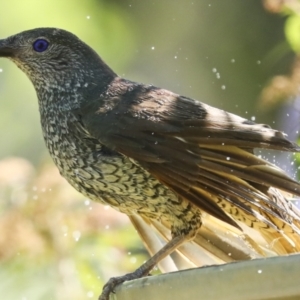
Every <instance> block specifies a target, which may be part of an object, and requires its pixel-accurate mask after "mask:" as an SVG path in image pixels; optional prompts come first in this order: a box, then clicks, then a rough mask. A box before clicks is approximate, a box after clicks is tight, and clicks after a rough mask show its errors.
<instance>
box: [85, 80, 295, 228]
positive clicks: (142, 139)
mask: <svg viewBox="0 0 300 300" xmlns="http://www.w3.org/2000/svg"><path fill="white" fill-rule="evenodd" d="M122 84H123V85H122ZM112 90H113V91H114V92H110V91H109V90H108V91H107V93H106V96H103V97H102V99H100V100H99V101H98V102H97V101H96V102H95V101H94V102H93V103H92V104H91V105H88V106H86V107H84V108H83V109H82V111H81V118H82V122H83V125H84V127H85V128H86V129H87V130H88V132H89V133H90V134H91V135H92V136H93V137H94V138H96V139H98V140H99V141H100V142H101V143H102V144H104V145H106V146H107V147H109V148H110V149H113V150H115V151H118V152H120V153H122V154H123V155H126V156H128V157H130V158H131V159H133V160H134V161H136V162H137V163H138V164H140V165H141V166H142V167H143V168H145V169H146V170H147V171H148V172H150V173H151V174H152V175H153V176H154V177H156V178H157V179H158V180H160V181H161V182H162V183H164V184H165V185H167V186H168V187H169V188H171V189H172V190H173V191H175V192H176V193H177V194H179V195H180V196H181V197H184V198H186V199H188V200H189V201H190V202H192V203H193V204H194V205H196V206H198V207H199V208H201V209H202V210H204V211H206V212H208V213H209V214H211V215H213V216H215V217H217V218H219V219H221V220H223V221H225V222H227V223H229V224H231V225H234V224H235V223H234V222H233V221H232V219H231V218H229V217H228V216H227V214H228V215H231V216H232V217H233V219H234V220H236V221H241V222H243V223H246V224H247V225H248V226H250V227H254V228H266V229H272V230H274V231H278V230H284V231H286V232H294V231H297V232H300V229H299V227H300V226H299V223H300V213H299V212H298V210H297V209H294V208H293V209H290V208H288V206H287V204H286V200H285V199H284V198H283V200H282V199H279V200H278V199H277V197H276V196H274V193H270V192H269V187H271V186H272V187H275V188H279V189H281V190H284V191H287V192H289V193H292V194H297V195H300V185H299V184H298V183H297V182H296V181H294V180H292V179H291V178H289V177H288V176H287V175H286V174H285V173H284V172H283V171H282V170H281V169H279V168H277V167H276V166H274V165H272V164H270V163H268V162H267V161H265V160H263V159H261V158H259V157H257V156H255V155H254V154H253V148H269V149H278V150H286V151H299V150H300V149H299V147H298V146H297V145H296V144H294V143H292V142H290V141H288V140H287V139H286V137H285V135H284V134H283V133H282V132H279V131H277V130H273V129H271V128H270V127H268V126H266V125H261V124H255V123H253V122H251V121H248V120H246V119H243V118H241V117H239V116H236V115H234V114H230V113H228V112H225V111H223V110H219V109H216V108H213V107H210V106H208V105H206V104H204V103H201V102H198V101H195V100H193V99H189V98H186V97H182V96H179V95H176V94H174V93H172V92H169V91H167V90H163V89H158V88H155V87H152V86H144V85H138V84H136V85H133V84H128V86H126V83H118V85H117V86H115V87H114V88H113V89H112ZM116 91H117V93H116ZM224 211H225V212H226V214H225V213H224Z"/></svg>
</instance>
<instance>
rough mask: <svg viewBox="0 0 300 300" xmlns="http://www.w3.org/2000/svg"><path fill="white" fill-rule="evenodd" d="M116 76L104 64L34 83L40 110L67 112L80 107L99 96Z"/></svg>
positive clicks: (42, 112)
mask: <svg viewBox="0 0 300 300" xmlns="http://www.w3.org/2000/svg"><path fill="white" fill-rule="evenodd" d="M116 76H117V75H116V74H115V73H114V72H113V71H112V70H111V69H109V68H108V67H107V69H103V66H102V67H101V68H95V67H94V68H91V69H88V70H85V71H84V72H70V73H69V76H67V75H66V74H64V77H62V78H61V77H57V78H47V79H46V80H44V81H43V82H40V83H39V84H36V83H34V86H35V88H36V92H37V95H38V99H39V107H40V112H41V114H42V115H45V114H47V112H48V111H49V110H57V111H60V112H67V111H73V110H76V109H80V108H81V107H82V106H84V105H86V103H87V102H89V101H93V100H95V99H97V98H99V97H100V95H101V94H103V93H104V92H105V90H106V89H107V86H109V84H110V82H112V81H113V80H114V78H116Z"/></svg>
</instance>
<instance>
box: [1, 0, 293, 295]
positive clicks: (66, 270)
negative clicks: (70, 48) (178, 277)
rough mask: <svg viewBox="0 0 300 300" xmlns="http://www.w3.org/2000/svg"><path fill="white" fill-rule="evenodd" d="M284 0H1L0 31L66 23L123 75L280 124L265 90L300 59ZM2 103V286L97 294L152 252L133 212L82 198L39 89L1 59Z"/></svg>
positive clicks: (8, 291) (12, 291)
mask: <svg viewBox="0 0 300 300" xmlns="http://www.w3.org/2000/svg"><path fill="white" fill-rule="evenodd" d="M282 2H284V1H275V0H274V1H273V0H270V1H267V0H265V1H262V2H261V1H253V0H244V1H240V0H228V1H219V0H201V1H186V0H179V1H172V0H164V1H158V0H153V1H139V0H131V1H130V0H109V1H108V0H86V1H79V0H72V1H71V0H64V1H58V0H51V1H50V0H44V1H37V0H26V1H17V0H10V1H4V2H3V3H1V10H0V22H1V26H0V36H1V37H6V36H8V35H11V34H14V33H17V32H19V31H22V30H26V29H29V28H33V27H43V26H53V27H61V28H64V29H67V30H70V31H72V32H73V33H75V34H76V35H78V36H79V37H80V38H81V39H83V40H84V41H85V42H87V43H88V44H90V45H91V46H92V47H93V48H94V49H95V50H96V51H97V52H98V53H99V54H100V55H101V56H102V57H103V59H104V60H105V61H106V62H107V63H108V64H109V65H110V66H111V67H112V68H113V69H114V70H115V71H116V72H117V73H119V74H120V75H122V76H125V77H127V78H129V79H132V80H136V81H142V82H145V83H152V84H155V85H158V86H162V87H165V88H169V89H172V90H174V91H175V92H178V93H180V94H184V95H186V96H190V97H193V98H197V99H199V100H201V101H204V102H206V103H209V104H212V105H215V106H218V107H219V108H223V109H226V110H229V111H232V112H234V113H237V114H239V115H242V116H243V117H246V118H253V117H254V118H255V119H256V121H257V122H264V123H270V124H273V123H276V119H275V116H276V111H274V110H272V109H270V110H268V111H267V112H266V111H264V112H262V110H261V106H258V103H259V98H260V95H261V93H262V91H263V89H264V87H265V85H266V83H267V82H268V81H270V80H271V79H272V78H274V76H279V75H280V76H286V75H287V74H289V68H290V66H291V65H292V63H293V61H294V59H295V54H294V53H293V52H292V50H291V47H294V48H295V46H294V45H292V43H291V44H289V42H290V40H291V38H288V40H289V42H288V41H287V39H286V35H285V33H286V32H292V31H293V30H295V29H293V28H295V25H293V26H292V25H286V27H285V24H288V23H286V21H287V20H289V18H290V15H289V13H290V11H291V9H290V8H289V10H288V9H287V6H286V5H284V4H282ZM275 4H276V5H277V6H276V5H275ZM268 5H269V6H268ZM272 5H273V6H272ZM271 6H272V7H271ZM266 8H267V10H268V11H269V12H268V11H267V10H266ZM283 10H284V12H283ZM270 12H272V13H270ZM274 12H275V13H274ZM289 22H290V21H289ZM287 28H288V29H287ZM291 28H292V29H291ZM286 30H287V31H286ZM293 32H294V34H295V32H296V31H293ZM290 35H291V37H292V40H293V37H294V36H293V35H292V34H290ZM287 36H289V34H287ZM0 103H1V104H0V107H1V109H0V137H1V147H0V159H2V160H0V197H1V200H0V232H1V235H0V264H1V268H0V294H1V295H5V299H6V300H12V299H13V300H15V299H22V300H25V299H27V300H28V299H30V300H35V299H36V300H37V299H45V300H48V299H49V300H50V299H55V300H59V299H64V300H68V299H72V300H76V299H95V298H96V296H95V295H96V294H98V293H99V291H100V289H101V286H102V285H103V283H104V282H105V281H106V280H107V279H108V278H109V277H110V276H113V275H114V276H115V275H118V274H123V273H125V272H128V271H132V270H133V269H135V267H136V266H138V265H139V264H140V263H141V261H143V260H144V259H145V252H144V250H143V247H141V244H140V242H139V238H138V237H137V235H136V233H135V232H134V230H133V228H132V226H130V224H129V223H128V220H127V217H125V216H123V215H121V214H119V213H117V212H115V211H114V210H112V209H109V208H107V207H103V206H101V205H98V204H94V203H91V202H89V201H88V200H87V199H83V197H82V196H80V195H79V194H78V193H76V192H75V191H74V190H73V189H72V188H71V187H69V185H68V184H67V183H66V182H65V181H64V180H63V179H62V178H61V177H60V176H59V174H58V171H57V170H56V168H55V167H54V166H53V164H52V162H51V161H50V159H49V155H48V153H47V151H46V149H45V146H44V142H43V139H42V134H41V129H40V127H39V126H38V124H39V115H38V106H37V101H36V96H35V92H34V89H33V87H32V86H31V84H30V82H29V80H28V79H27V78H26V76H25V75H24V74H23V73H22V72H20V71H19V70H18V69H17V67H16V66H14V65H13V64H12V63H11V62H9V61H6V60H4V59H1V60H0ZM264 106H265V107H266V106H268V107H273V103H271V102H265V103H264ZM273 125H274V124H273ZM9 156H17V157H19V158H16V157H14V158H8V157H9ZM129 252H130V253H131V255H129V254H128V253H129Z"/></svg>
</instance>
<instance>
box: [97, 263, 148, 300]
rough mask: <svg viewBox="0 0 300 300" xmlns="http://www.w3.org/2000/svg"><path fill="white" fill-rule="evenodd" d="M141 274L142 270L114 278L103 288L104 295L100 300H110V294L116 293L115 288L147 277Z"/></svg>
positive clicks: (102, 294)
mask: <svg viewBox="0 0 300 300" xmlns="http://www.w3.org/2000/svg"><path fill="white" fill-rule="evenodd" d="M146 275H147V274H146ZM146 275H145V274H143V273H142V272H141V270H139V269H137V270H136V271H135V272H132V273H128V274H126V275H123V276H119V277H112V278H110V279H109V280H108V282H107V283H106V284H105V285H104V286H103V289H102V293H101V295H100V296H99V298H98V300H109V294H110V293H115V288H116V287H117V286H118V285H119V284H121V283H123V282H125V281H130V280H133V279H137V278H141V277H143V276H146Z"/></svg>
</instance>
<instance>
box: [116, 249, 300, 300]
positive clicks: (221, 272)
mask: <svg viewBox="0 0 300 300" xmlns="http://www.w3.org/2000/svg"><path fill="white" fill-rule="evenodd" d="M299 278H300V255H299V254H297V255H290V256H284V257H272V258H267V259H256V260H252V261H244V262H238V263H230V264H226V265H219V266H210V267H202V268H198V269H190V270H185V271H180V272H174V273H169V274H163V275H158V276H151V277H147V278H142V279H139V280H134V281H131V282H125V283H124V284H123V285H122V286H120V287H118V288H117V289H116V293H115V294H114V295H111V297H110V300H135V299H143V300H148V299H149V300H150V299H151V300H153V299H164V300H177V299H178V300H179V299H195V300H196V299H203V300H204V299H205V300H216V299H217V300H271V299H272V300H275V299H276V300H279V299H285V300H296V299H300V279H299Z"/></svg>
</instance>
